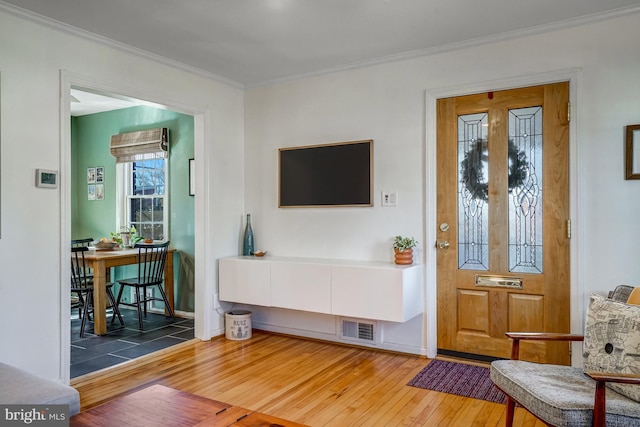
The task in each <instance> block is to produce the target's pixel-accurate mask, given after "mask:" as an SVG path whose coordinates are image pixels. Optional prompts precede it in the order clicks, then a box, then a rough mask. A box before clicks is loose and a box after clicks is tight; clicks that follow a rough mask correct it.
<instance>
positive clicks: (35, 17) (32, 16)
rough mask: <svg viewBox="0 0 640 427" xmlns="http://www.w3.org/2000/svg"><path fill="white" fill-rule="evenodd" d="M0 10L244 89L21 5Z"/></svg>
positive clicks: (2, 4)
mask: <svg viewBox="0 0 640 427" xmlns="http://www.w3.org/2000/svg"><path fill="white" fill-rule="evenodd" d="M0 11H4V12H7V13H9V14H11V15H14V16H17V17H19V18H23V19H26V20H28V21H31V22H34V23H36V24H40V25H43V26H46V27H49V28H52V29H54V30H58V31H62V32H64V33H67V34H71V35H74V36H77V37H79V38H81V39H85V40H89V41H93V42H96V43H98V44H101V45H104V46H107V47H110V48H113V49H116V50H119V51H121V52H126V53H130V54H132V55H135V56H137V57H143V58H145V59H148V60H150V61H154V62H157V63H160V64H163V65H167V66H169V67H172V68H176V69H178V70H181V71H186V72H188V73H190V74H194V75H197V76H199V77H204V78H207V79H210V80H214V81H217V82H218V83H222V84H225V85H227V86H232V87H235V88H237V89H245V86H244V85H243V84H242V83H240V82H237V81H235V80H231V79H228V78H226V77H223V76H220V75H218V74H215V73H211V72H208V71H205V70H202V69H200V68H196V67H191V66H189V65H187V64H183V63H182V62H178V61H174V60H172V59H169V58H166V57H164V56H161V55H157V54H155V53H151V52H149V51H146V50H143V49H138V48H137V47H134V46H130V45H128V44H125V43H121V42H118V41H115V40H112V39H109V38H107V37H103V36H100V35H98V34H95V33H92V32H90V31H86V30H83V29H81V28H78V27H74V26H72V25H69V24H65V23H64V22H60V21H57V20H55V19H51V18H49V17H46V16H43V15H40V14H37V13H35V12H31V11H30V10H26V9H23V8H21V7H17V6H14V5H12V4H8V3H6V2H4V1H0Z"/></svg>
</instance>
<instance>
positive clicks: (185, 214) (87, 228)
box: [71, 106, 195, 312]
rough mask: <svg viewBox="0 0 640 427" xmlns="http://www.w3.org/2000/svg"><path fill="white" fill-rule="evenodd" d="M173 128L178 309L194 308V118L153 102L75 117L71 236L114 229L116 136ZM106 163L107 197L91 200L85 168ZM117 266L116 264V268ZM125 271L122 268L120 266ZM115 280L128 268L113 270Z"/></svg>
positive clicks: (172, 185)
mask: <svg viewBox="0 0 640 427" xmlns="http://www.w3.org/2000/svg"><path fill="white" fill-rule="evenodd" d="M158 127H166V128H169V143H170V149H169V185H170V187H169V188H170V196H169V197H170V206H169V212H170V224H169V232H170V240H171V246H172V247H174V248H176V249H177V250H178V252H177V254H176V255H175V256H176V258H175V259H174V262H175V266H176V268H175V270H176V271H175V275H176V277H175V284H176V294H175V308H176V309H177V310H181V311H187V312H193V311H194V301H193V299H194V274H193V273H194V255H195V244H194V231H195V222H194V221H195V220H194V200H193V199H194V197H193V196H189V184H188V183H189V159H191V158H193V157H194V155H193V117H192V116H189V115H185V114H180V113H176V112H172V111H168V110H162V109H157V108H151V107H145V106H141V107H132V108H126V109H122V110H115V111H109V112H105V113H97V114H89V115H86V116H79V117H72V118H71V176H72V180H71V191H72V197H71V199H72V201H71V238H72V239H80V238H85V237H92V238H94V239H100V238H101V237H109V233H110V232H111V231H116V197H115V196H116V194H115V193H116V179H115V176H116V161H115V158H114V157H113V156H111V154H110V153H109V142H110V139H111V136H112V135H116V134H119V133H125V132H133V131H137V130H144V129H150V128H158ZM96 166H102V167H104V200H88V197H87V194H88V189H87V168H89V167H96ZM114 270H115V269H114ZM119 270H123V269H119ZM112 273H113V276H112V280H116V279H117V278H119V277H121V276H122V275H127V274H131V273H129V272H126V271H113V272H112Z"/></svg>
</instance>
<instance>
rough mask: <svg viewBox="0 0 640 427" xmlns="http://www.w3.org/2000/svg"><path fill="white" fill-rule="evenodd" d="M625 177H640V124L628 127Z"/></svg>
mask: <svg viewBox="0 0 640 427" xmlns="http://www.w3.org/2000/svg"><path fill="white" fill-rule="evenodd" d="M624 152H625V176H624V177H625V179H640V125H630V126H627V127H626V141H625V150H624Z"/></svg>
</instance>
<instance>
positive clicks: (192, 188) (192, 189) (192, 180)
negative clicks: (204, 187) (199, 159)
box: [189, 159, 196, 196]
mask: <svg viewBox="0 0 640 427" xmlns="http://www.w3.org/2000/svg"><path fill="white" fill-rule="evenodd" d="M195 167H196V161H195V160H194V159H189V195H190V196H195V194H196V171H195Z"/></svg>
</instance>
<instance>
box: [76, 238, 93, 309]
mask: <svg viewBox="0 0 640 427" xmlns="http://www.w3.org/2000/svg"><path fill="white" fill-rule="evenodd" d="M91 242H93V237H87V238H85V239H73V240H71V247H72V248H81V247H89V243H91ZM86 274H87V278H88V279H89V280H93V273H92V272H91V271H90V270H89V271H87V273H86ZM72 294H75V295H72V296H71V308H72V309H73V308H77V309H78V317H80V318H82V307H84V296H83V295H82V294H81V293H79V292H72Z"/></svg>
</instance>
